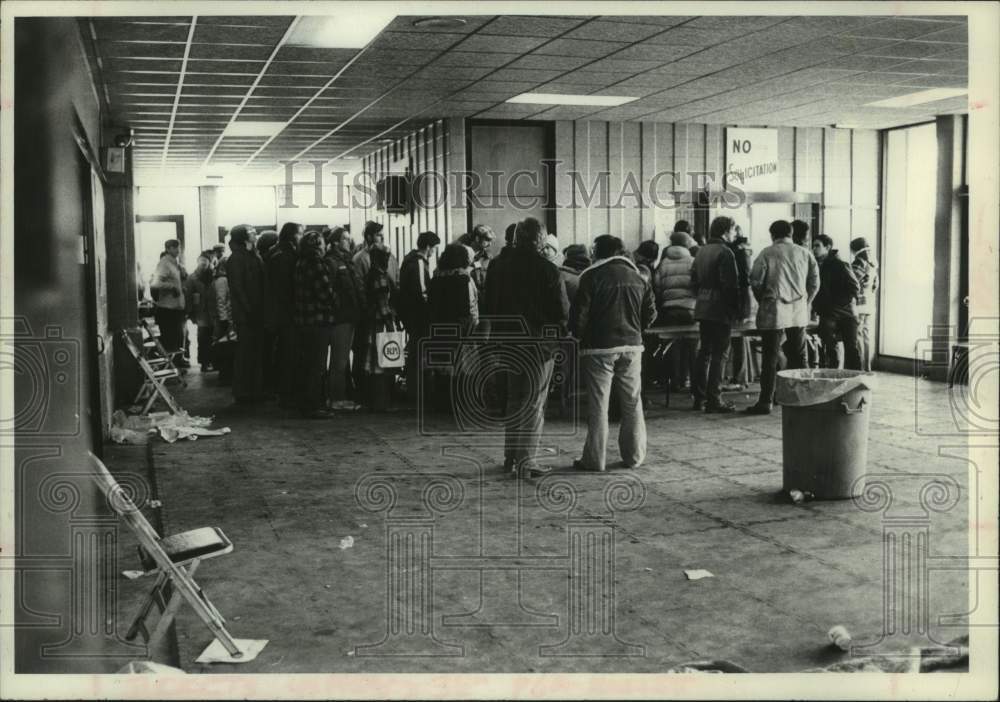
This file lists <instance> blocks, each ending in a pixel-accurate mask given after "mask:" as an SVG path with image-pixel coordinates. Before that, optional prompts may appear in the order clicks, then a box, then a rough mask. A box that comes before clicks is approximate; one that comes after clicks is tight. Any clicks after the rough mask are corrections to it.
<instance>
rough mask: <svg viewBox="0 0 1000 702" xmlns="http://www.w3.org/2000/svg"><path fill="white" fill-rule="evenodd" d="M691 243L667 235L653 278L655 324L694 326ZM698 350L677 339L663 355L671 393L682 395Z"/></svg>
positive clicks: (683, 236)
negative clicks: (668, 242)
mask: <svg viewBox="0 0 1000 702" xmlns="http://www.w3.org/2000/svg"><path fill="white" fill-rule="evenodd" d="M693 245H694V239H692V238H691V237H690V236H689V235H688V234H686V233H684V232H674V233H672V234H671V235H670V245H669V246H667V247H666V248H664V249H663V255H662V256H661V257H660V264H659V265H658V266H657V267H656V272H655V273H654V274H653V291H654V292H655V293H656V303H657V309H658V310H659V316H658V317H657V320H658V323H660V324H666V325H675V324H676V325H685V324H694V306H695V295H694V292H693V291H692V290H691V266H692V265H693V264H694V256H692V255H691V246H693ZM697 350H698V340H697V339H677V340H676V341H675V342H674V343H673V344H672V345H671V347H670V350H669V351H668V352H667V358H666V363H667V367H668V368H669V374H670V378H669V382H670V386H671V390H673V391H676V392H683V391H684V388H685V385H687V384H688V383H689V381H690V376H691V369H692V367H693V366H694V361H695V355H696V353H697Z"/></svg>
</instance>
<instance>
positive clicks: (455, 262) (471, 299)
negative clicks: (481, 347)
mask: <svg viewBox="0 0 1000 702" xmlns="http://www.w3.org/2000/svg"><path fill="white" fill-rule="evenodd" d="M472 265H473V262H472V257H471V256H470V255H469V249H468V247H466V246H463V245H462V244H449V245H448V246H446V247H445V249H444V251H443V252H442V253H441V258H440V259H439V260H438V265H437V268H436V269H435V270H434V277H433V278H432V279H431V283H430V287H429V289H428V291H427V305H428V319H429V321H430V328H429V329H430V336H431V337H432V338H446V339H449V340H452V341H454V342H457V347H456V348H455V352H456V355H455V358H456V362H455V364H454V365H452V366H450V367H448V368H441V369H440V371H439V372H438V373H437V374H436V377H435V378H434V393H433V394H434V399H435V404H436V406H437V407H438V409H441V410H447V409H448V408H450V407H451V406H452V394H453V390H454V385H453V383H452V380H453V378H454V377H455V376H457V375H458V373H460V372H469V371H470V370H471V368H470V367H469V365H468V364H469V363H471V362H474V357H473V356H470V354H474V353H475V350H474V347H473V346H471V345H470V344H469V343H468V342H467V341H466V340H467V339H468V337H469V336H470V335H471V334H472V333H473V331H474V330H475V328H476V325H477V324H478V323H479V293H478V290H477V288H476V283H475V280H473V278H472ZM455 328H457V332H458V335H457V338H456V336H455V334H454V331H452V330H454V329H455Z"/></svg>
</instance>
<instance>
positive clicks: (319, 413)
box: [295, 231, 334, 419]
mask: <svg viewBox="0 0 1000 702" xmlns="http://www.w3.org/2000/svg"><path fill="white" fill-rule="evenodd" d="M324 253H325V244H324V242H323V236H322V234H320V233H319V232H316V231H309V232H306V235H305V236H303V237H302V241H301V242H299V257H298V260H297V261H296V262H295V326H296V327H298V337H299V344H300V345H301V354H302V362H301V365H300V366H299V403H298V404H299V410H300V411H301V412H302V413H303V414H304V415H305V416H306V417H309V418H314V419H320V418H323V417H327V416H329V415H328V413H327V408H326V402H325V401H324V397H323V394H324V385H325V380H326V356H327V349H328V348H329V346H330V337H331V331H332V329H333V321H334V320H333V310H334V300H333V285H332V283H331V281H330V269H329V267H328V266H327V265H326V261H325V260H324V258H323V254H324Z"/></svg>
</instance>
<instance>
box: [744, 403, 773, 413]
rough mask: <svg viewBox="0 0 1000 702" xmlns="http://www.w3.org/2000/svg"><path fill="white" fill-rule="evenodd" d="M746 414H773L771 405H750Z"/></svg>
mask: <svg viewBox="0 0 1000 702" xmlns="http://www.w3.org/2000/svg"><path fill="white" fill-rule="evenodd" d="M743 413H744V414H771V407H770V406H769V405H750V406H749V407H747V408H746V409H745V410H743Z"/></svg>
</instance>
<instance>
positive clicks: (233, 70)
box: [177, 59, 264, 76]
mask: <svg viewBox="0 0 1000 702" xmlns="http://www.w3.org/2000/svg"><path fill="white" fill-rule="evenodd" d="M177 65H178V70H180V68H179V67H180V61H178V62H177ZM262 68H264V62H263V61H231V60H225V59H188V62H187V70H188V71H191V72H192V73H208V74H216V75H218V74H220V73H227V74H236V75H253V76H256V75H257V74H258V73H260V70H261V69H262Z"/></svg>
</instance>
